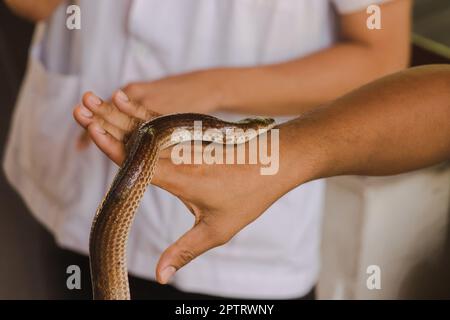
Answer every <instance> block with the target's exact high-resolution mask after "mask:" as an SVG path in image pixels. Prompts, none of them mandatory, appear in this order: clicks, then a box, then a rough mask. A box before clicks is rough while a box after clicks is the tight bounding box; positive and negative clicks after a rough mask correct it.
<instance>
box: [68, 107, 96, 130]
mask: <svg viewBox="0 0 450 320" xmlns="http://www.w3.org/2000/svg"><path fill="white" fill-rule="evenodd" d="M73 117H74V118H75V120H76V121H77V122H78V123H79V124H80V126H82V127H83V128H85V129H86V128H87V127H88V125H89V124H91V122H92V120H93V118H94V114H93V113H92V112H91V111H90V110H89V109H88V108H86V107H85V106H83V105H82V104H77V105H76V106H75V108H74V109H73Z"/></svg>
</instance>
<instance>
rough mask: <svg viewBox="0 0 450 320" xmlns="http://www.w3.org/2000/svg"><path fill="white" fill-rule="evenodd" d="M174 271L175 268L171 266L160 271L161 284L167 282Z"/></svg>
mask: <svg viewBox="0 0 450 320" xmlns="http://www.w3.org/2000/svg"><path fill="white" fill-rule="evenodd" d="M176 271H177V269H175V267H173V266H168V267H166V268H165V269H164V270H163V271H161V282H162V283H163V284H166V283H167V282H169V280H170V278H172V276H173V275H174V274H175V272H176Z"/></svg>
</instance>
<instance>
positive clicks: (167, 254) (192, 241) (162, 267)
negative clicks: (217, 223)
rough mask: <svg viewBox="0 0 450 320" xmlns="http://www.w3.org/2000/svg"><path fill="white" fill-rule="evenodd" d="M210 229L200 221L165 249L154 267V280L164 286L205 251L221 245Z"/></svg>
mask: <svg viewBox="0 0 450 320" xmlns="http://www.w3.org/2000/svg"><path fill="white" fill-rule="evenodd" d="M216 238H218V237H217V236H215V233H214V232H212V230H211V228H210V227H209V226H208V225H207V224H205V223H204V222H202V220H200V221H199V222H198V223H197V224H196V225H195V226H194V227H193V228H192V229H191V230H189V231H188V232H186V233H185V234H184V235H183V236H181V238H179V239H178V240H177V241H176V242H175V243H174V244H172V245H171V246H170V247H169V248H167V249H166V250H165V251H164V252H163V254H162V255H161V257H160V258H159V262H158V265H157V266H156V279H157V281H158V282H159V283H161V284H166V283H167V282H168V281H169V280H170V278H171V277H172V276H173V275H174V274H175V272H176V271H178V270H179V269H180V268H182V267H183V266H185V265H186V264H188V263H189V262H191V261H192V260H193V259H194V258H196V257H198V256H199V255H201V254H202V253H204V252H205V251H208V250H209V249H212V248H214V247H216V246H218V245H220V244H221V242H220V241H218V240H219V239H216Z"/></svg>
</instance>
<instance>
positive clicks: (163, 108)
mask: <svg viewBox="0 0 450 320" xmlns="http://www.w3.org/2000/svg"><path fill="white" fill-rule="evenodd" d="M218 84H219V78H218V77H215V76H214V71H197V72H191V73H186V74H182V75H177V76H171V77H167V78H163V79H161V80H157V81H152V82H135V83H131V84H129V85H127V86H125V87H124V88H123V91H124V92H125V93H126V94H127V95H128V96H129V97H130V98H131V100H133V101H136V102H137V103H139V104H140V105H142V106H145V107H146V108H148V109H150V110H152V111H153V112H157V113H160V114H169V113H182V112H196V113H210V112H213V111H215V110H217V109H218V108H219V100H220V93H219V91H220V90H219V85H218Z"/></svg>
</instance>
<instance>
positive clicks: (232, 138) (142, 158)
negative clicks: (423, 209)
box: [89, 113, 274, 300]
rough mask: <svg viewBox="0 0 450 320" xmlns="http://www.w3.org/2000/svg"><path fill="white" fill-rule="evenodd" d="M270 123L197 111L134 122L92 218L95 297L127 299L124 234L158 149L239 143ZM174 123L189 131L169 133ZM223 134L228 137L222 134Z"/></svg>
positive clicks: (90, 254) (91, 246) (261, 130)
mask: <svg viewBox="0 0 450 320" xmlns="http://www.w3.org/2000/svg"><path fill="white" fill-rule="evenodd" d="M195 121H201V128H202V134H201V136H200V137H198V135H197V136H196V135H195V134H192V133H194V132H195V126H194V122H195ZM273 126H274V120H273V119H268V118H255V119H245V120H242V121H239V122H226V121H222V120H220V119H217V118H215V117H212V116H207V115H204V114H195V113H181V114H171V115H167V116H161V117H157V118H154V119H152V120H150V121H147V122H145V123H143V124H141V125H140V126H138V128H137V129H135V130H134V132H133V133H132V135H131V137H130V139H129V141H128V142H127V145H126V150H127V157H126V159H125V161H124V163H123V165H122V166H121V167H120V169H119V171H118V173H117V175H116V176H115V178H114V181H113V182H112V184H111V187H110V188H109V190H108V192H107V194H106V196H105V197H104V198H103V201H102V202H101V204H100V206H99V208H98V209H97V213H96V215H95V218H94V221H93V223H92V229H91V235H90V241H89V256H90V265H91V277H92V288H93V295H94V299H101V300H129V299H130V290H129V287H128V271H127V262H126V246H127V239H128V235H129V232H130V229H131V225H132V222H133V219H134V216H135V213H136V210H137V208H138V206H139V202H140V200H141V198H142V196H143V194H144V191H145V190H146V188H147V186H148V185H149V184H150V182H151V179H152V176H153V173H154V171H155V167H156V164H157V161H158V158H159V153H160V151H161V150H163V149H165V148H168V147H170V146H172V145H174V144H177V143H180V142H185V141H193V140H202V141H212V142H219V143H223V144H239V143H243V142H246V141H248V140H250V139H252V138H254V137H256V136H257V135H258V134H261V133H262V132H265V131H268V130H270V129H271V128H272V127H273ZM178 129H183V130H184V132H188V133H190V134H188V135H186V134H184V135H183V134H177V135H173V133H174V132H175V130H178ZM211 129H212V130H211ZM235 129H242V130H235ZM249 129H253V130H249ZM207 130H208V131H207ZM208 132H213V134H208ZM214 132H215V133H214ZM230 132H231V134H230ZM233 132H237V133H235V134H233ZM221 137H227V139H225V140H222V139H221Z"/></svg>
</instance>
